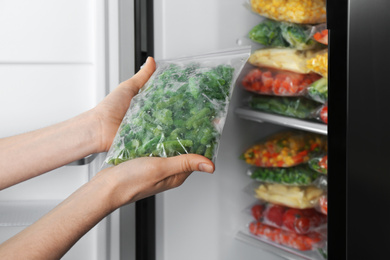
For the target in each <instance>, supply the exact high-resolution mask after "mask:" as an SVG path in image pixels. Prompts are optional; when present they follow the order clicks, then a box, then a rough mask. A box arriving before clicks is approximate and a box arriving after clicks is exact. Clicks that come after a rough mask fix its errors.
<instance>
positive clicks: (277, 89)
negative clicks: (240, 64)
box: [242, 68, 321, 96]
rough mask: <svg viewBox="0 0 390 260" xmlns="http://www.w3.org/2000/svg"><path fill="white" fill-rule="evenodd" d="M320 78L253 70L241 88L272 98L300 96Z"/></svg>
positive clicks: (279, 71)
mask: <svg viewBox="0 0 390 260" xmlns="http://www.w3.org/2000/svg"><path fill="white" fill-rule="evenodd" d="M320 78H321V76H319V75H318V74H316V73H308V74H302V73H296V72H291V71H286V70H276V69H269V68H253V69H252V70H250V71H249V72H248V74H246V75H245V77H244V78H243V80H242V86H243V87H244V88H245V89H246V90H248V91H250V92H253V93H256V94H261V95H273V96H302V95H306V92H307V88H308V87H310V86H311V85H312V84H314V82H316V81H318V80H319V79H320Z"/></svg>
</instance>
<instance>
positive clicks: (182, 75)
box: [105, 47, 250, 165]
mask: <svg viewBox="0 0 390 260" xmlns="http://www.w3.org/2000/svg"><path fill="white" fill-rule="evenodd" d="M249 53H250V47H245V48H238V49H233V50H227V51H222V52H218V53H211V54H205V55H199V56H194V57H187V58H179V59H175V60H165V61H158V62H157V63H156V65H157V67H156V71H155V72H154V73H153V75H152V76H151V78H150V79H149V81H148V82H147V83H146V84H145V85H144V86H143V87H142V88H141V90H140V91H139V93H138V94H137V95H136V96H135V97H134V98H133V99H132V100H131V104H130V107H129V109H128V111H127V113H126V115H125V117H124V118H123V121H122V123H121V125H120V126H119V129H118V132H117V134H116V136H115V138H114V141H113V143H112V145H111V148H110V150H109V152H108V154H107V158H106V160H105V162H106V163H107V164H114V165H117V164H119V163H122V162H124V161H127V160H130V159H133V158H137V157H146V156H156V157H171V156H175V155H179V154H184V153H196V154H200V155H204V156H205V157H207V158H209V159H211V160H213V161H215V158H216V153H217V148H218V144H219V140H220V135H221V133H222V130H223V126H224V123H225V118H226V116H227V109H228V105H229V100H230V97H231V94H232V91H233V86H234V82H235V80H236V78H237V76H238V75H239V73H240V71H241V69H242V67H243V66H244V64H245V62H246V61H247V58H248V56H249Z"/></svg>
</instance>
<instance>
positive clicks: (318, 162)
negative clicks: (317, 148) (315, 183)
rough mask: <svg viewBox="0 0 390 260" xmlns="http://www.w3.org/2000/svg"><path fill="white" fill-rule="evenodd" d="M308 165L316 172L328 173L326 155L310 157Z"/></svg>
mask: <svg viewBox="0 0 390 260" xmlns="http://www.w3.org/2000/svg"><path fill="white" fill-rule="evenodd" d="M308 165H309V166H310V168H311V169H313V170H314V171H316V172H318V173H322V174H327V173H328V155H327V154H322V155H318V156H314V157H312V158H310V160H309V161H308Z"/></svg>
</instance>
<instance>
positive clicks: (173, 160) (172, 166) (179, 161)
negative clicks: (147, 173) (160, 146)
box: [163, 154, 215, 176]
mask: <svg viewBox="0 0 390 260" xmlns="http://www.w3.org/2000/svg"><path fill="white" fill-rule="evenodd" d="M163 163H164V164H166V165H164V166H163V169H165V170H164V174H165V175H166V176H170V175H173V174H177V173H180V172H193V171H202V172H208V173H213V172H214V168H215V167H214V164H213V162H212V161H211V160H209V159H207V158H206V157H204V156H201V155H197V154H182V155H179V156H174V157H168V158H166V159H165V160H164V162H163Z"/></svg>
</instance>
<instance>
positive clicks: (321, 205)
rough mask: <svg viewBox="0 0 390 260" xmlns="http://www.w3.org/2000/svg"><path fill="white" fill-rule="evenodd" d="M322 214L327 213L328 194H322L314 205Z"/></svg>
mask: <svg viewBox="0 0 390 260" xmlns="http://www.w3.org/2000/svg"><path fill="white" fill-rule="evenodd" d="M315 208H316V209H317V210H318V211H319V212H321V213H322V214H325V215H328V195H327V194H324V195H322V196H321V197H320V199H319V200H318V204H317V205H316V207H315Z"/></svg>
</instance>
